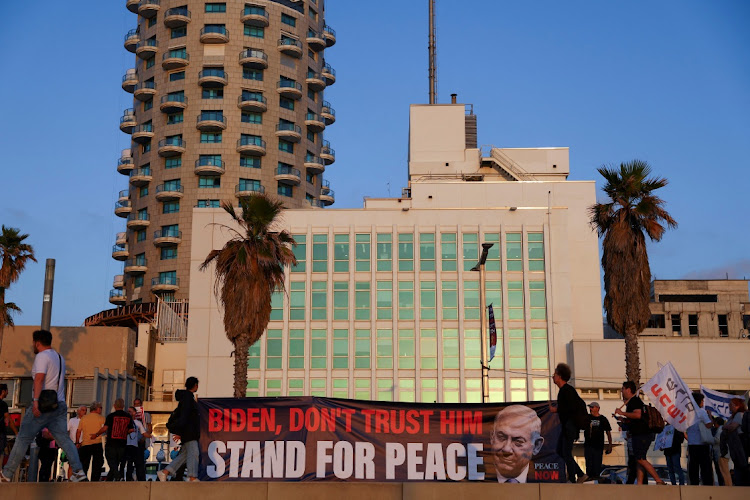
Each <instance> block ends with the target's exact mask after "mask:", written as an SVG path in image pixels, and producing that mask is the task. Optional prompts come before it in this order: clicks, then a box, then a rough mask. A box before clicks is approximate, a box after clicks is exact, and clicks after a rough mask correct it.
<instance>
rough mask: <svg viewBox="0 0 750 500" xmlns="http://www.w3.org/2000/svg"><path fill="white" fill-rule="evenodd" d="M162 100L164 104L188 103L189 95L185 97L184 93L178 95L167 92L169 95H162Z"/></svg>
mask: <svg viewBox="0 0 750 500" xmlns="http://www.w3.org/2000/svg"><path fill="white" fill-rule="evenodd" d="M161 102H162V104H164V103H165V102H184V103H185V104H187V102H188V99H187V97H185V95H184V94H178V95H173V94H167V95H163V96H161Z"/></svg>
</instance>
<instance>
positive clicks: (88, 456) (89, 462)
mask: <svg viewBox="0 0 750 500" xmlns="http://www.w3.org/2000/svg"><path fill="white" fill-rule="evenodd" d="M89 411H90V412H89V413H88V414H86V415H84V416H83V418H81V421H80V423H79V424H78V430H77V431H76V436H77V441H78V442H80V443H81V447H80V452H79V453H80V456H81V463H82V464H83V470H84V472H88V470H89V466H91V480H92V481H99V480H101V477H102V467H103V466H104V447H103V446H102V438H101V436H99V437H97V438H94V439H92V438H91V435H92V434H94V433H96V432H97V431H98V430H99V429H101V428H102V426H103V425H104V417H103V416H102V404H101V403H100V402H99V401H94V402H93V403H91V405H90V406H89Z"/></svg>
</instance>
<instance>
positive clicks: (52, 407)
mask: <svg viewBox="0 0 750 500" xmlns="http://www.w3.org/2000/svg"><path fill="white" fill-rule="evenodd" d="M32 341H33V342H32V348H33V350H34V354H35V355H36V356H35V358H34V364H33V365H32V367H31V377H32V379H33V389H32V403H31V409H30V410H31V411H28V410H27V411H26V415H24V417H23V421H22V422H21V429H19V431H18V436H17V437H16V442H15V444H14V445H13V450H11V452H10V457H9V458H8V463H7V464H6V465H5V468H4V469H2V471H0V482H8V481H10V478H11V477H13V474H15V473H16V469H18V466H19V465H20V463H21V460H22V459H23V457H24V455H25V454H26V450H27V448H28V447H29V445H30V444H31V442H32V441H34V439H35V438H36V436H37V434H39V431H41V430H42V429H44V428H45V427H46V428H47V429H48V430H49V432H50V434H51V435H52V436H53V437H54V439H55V441H56V442H57V444H58V445H59V446H60V447H61V448H62V449H63V450H64V451H65V455H67V457H68V461H69V462H70V466H71V467H72V468H73V475H72V476H71V477H70V480H71V481H73V482H78V481H86V480H87V477H86V474H85V473H84V472H83V470H81V461H80V459H79V458H78V450H77V449H76V447H75V444H73V441H71V440H70V436H68V432H67V420H68V418H67V416H68V407H67V406H66V404H65V359H64V358H63V357H62V356H61V355H60V354H59V353H58V352H56V351H55V350H54V349H52V333H50V332H49V331H47V330H36V331H35V332H34V333H33V334H32ZM40 399H41V401H40ZM55 400H56V401H55Z"/></svg>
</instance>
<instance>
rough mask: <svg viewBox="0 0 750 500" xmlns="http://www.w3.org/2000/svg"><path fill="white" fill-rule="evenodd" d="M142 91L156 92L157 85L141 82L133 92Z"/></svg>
mask: <svg viewBox="0 0 750 500" xmlns="http://www.w3.org/2000/svg"><path fill="white" fill-rule="evenodd" d="M142 89H151V90H156V83H155V82H141V83H139V84H138V85H136V86H135V88H134V89H133V92H137V91H139V90H142Z"/></svg>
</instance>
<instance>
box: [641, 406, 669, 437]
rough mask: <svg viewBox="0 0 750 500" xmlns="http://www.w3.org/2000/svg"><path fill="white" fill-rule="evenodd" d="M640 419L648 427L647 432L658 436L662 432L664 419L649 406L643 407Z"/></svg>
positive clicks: (657, 411)
mask: <svg viewBox="0 0 750 500" xmlns="http://www.w3.org/2000/svg"><path fill="white" fill-rule="evenodd" d="M641 418H642V419H643V421H644V422H646V425H647V426H648V430H649V432H653V433H655V434H659V433H660V432H661V431H663V430H664V426H665V423H664V417H662V416H661V413H659V410H657V409H656V408H654V407H653V406H651V405H644V406H643V410H642V415H641Z"/></svg>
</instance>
